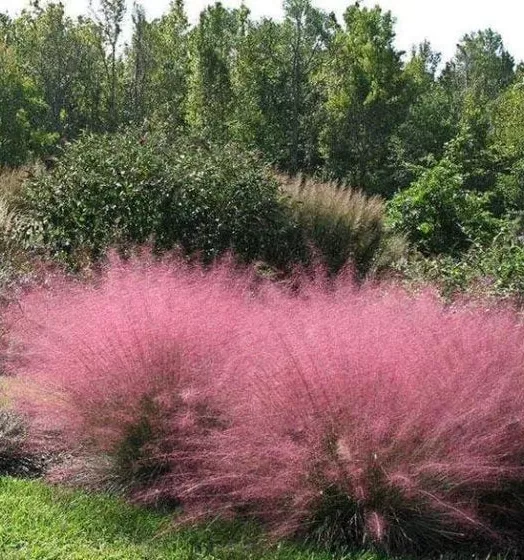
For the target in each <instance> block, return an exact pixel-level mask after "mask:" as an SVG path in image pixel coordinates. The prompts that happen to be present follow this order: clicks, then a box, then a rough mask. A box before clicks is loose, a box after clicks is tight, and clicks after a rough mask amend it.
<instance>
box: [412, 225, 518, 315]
mask: <svg viewBox="0 0 524 560" xmlns="http://www.w3.org/2000/svg"><path fill="white" fill-rule="evenodd" d="M523 231H524V229H523V223H522V218H517V219H515V220H508V219H507V220H506V221H503V222H501V227H500V231H499V233H498V234H497V235H496V236H494V238H493V240H492V241H491V243H489V244H486V245H484V246H483V245H480V244H475V245H473V246H472V247H471V248H470V249H469V250H468V251H467V252H465V253H463V254H462V255H460V257H453V256H450V255H438V256H435V257H424V256H423V255H421V254H413V255H412V257H411V258H410V259H408V260H407V261H405V262H404V264H403V266H402V267H401V271H402V273H403V275H404V277H405V278H406V279H407V281H408V282H415V283H419V282H420V283H426V282H428V281H430V282H432V283H434V284H436V285H438V286H439V287H440V290H441V292H442V293H443V294H444V295H445V296H446V297H455V296H457V295H460V294H466V293H467V294H468V295H469V296H472V297H484V298H486V297H488V298H497V299H500V298H503V299H511V300H512V301H513V302H515V303H517V304H519V305H522V303H524V237H523V235H522V234H523Z"/></svg>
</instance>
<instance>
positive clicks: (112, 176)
mask: <svg viewBox="0 0 524 560" xmlns="http://www.w3.org/2000/svg"><path fill="white" fill-rule="evenodd" d="M27 198H28V202H29V206H30V211H31V213H32V215H33V217H34V218H35V222H36V223H37V224H38V227H37V229H36V231H35V232H34V233H36V235H35V236H34V238H35V240H36V242H37V244H39V245H41V246H43V247H45V248H46V249H47V250H50V251H51V252H52V253H53V254H55V255H61V256H66V257H68V258H70V257H71V256H75V255H77V254H78V253H79V252H87V253H88V254H89V255H90V256H95V257H96V256H99V255H100V254H101V253H103V252H104V250H105V249H106V248H107V247H108V246H109V245H113V244H119V243H133V244H134V243H144V242H147V241H153V242H154V243H155V245H156V246H157V247H158V248H161V249H169V248H172V247H173V246H175V245H178V246H181V247H182V248H183V249H184V250H185V251H186V252H188V253H193V252H198V253H200V254H201V256H203V257H204V259H208V260H209V259H213V258H214V257H216V256H217V255H219V254H221V253H223V252H225V251H228V250H233V251H234V252H235V253H236V254H237V256H238V257H240V258H243V259H246V260H254V259H263V260H265V261H267V262H270V263H274V264H281V262H280V261H281V260H282V256H283V255H285V257H286V259H289V258H290V256H291V257H293V255H294V254H295V252H296V249H297V247H298V248H299V251H300V242H299V241H297V240H298V239H299V237H298V236H297V230H296V228H295V226H294V225H293V223H292V221H291V220H290V217H289V215H288V213H287V212H286V209H285V207H284V206H283V205H281V204H280V201H279V195H278V187H277V184H276V182H275V180H274V179H272V178H270V176H269V174H268V172H267V169H266V168H265V166H264V165H263V164H261V162H260V161H259V160H258V158H257V157H256V155H254V154H253V153H249V152H246V151H241V150H239V149H238V148H237V147H235V146H234V145H226V146H220V147H219V146H216V145H211V144H208V143H207V142H204V141H202V140H198V139H190V138H178V139H177V140H175V141H168V140H167V139H166V138H165V137H163V136H162V135H161V134H150V135H149V136H147V137H143V136H142V137H141V135H140V134H138V133H137V132H126V133H121V134H116V135H102V136H97V135H85V136H84V137H83V138H81V139H80V140H79V141H78V142H76V143H73V144H70V145H68V146H67V147H66V148H65V150H64V152H63V154H62V157H61V158H60V161H59V163H58V165H57V167H56V169H54V170H53V171H52V172H51V173H50V174H41V175H39V176H38V178H37V179H36V180H35V181H33V182H32V183H31V184H30V185H29V187H28V192H27Z"/></svg>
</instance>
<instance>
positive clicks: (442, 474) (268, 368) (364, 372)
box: [185, 284, 524, 548]
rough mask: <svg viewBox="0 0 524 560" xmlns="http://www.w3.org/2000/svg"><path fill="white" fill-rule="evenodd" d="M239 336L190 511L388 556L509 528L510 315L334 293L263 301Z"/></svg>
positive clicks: (519, 469)
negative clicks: (257, 522)
mask: <svg viewBox="0 0 524 560" xmlns="http://www.w3.org/2000/svg"><path fill="white" fill-rule="evenodd" d="M245 329H246V336H245V337H243V338H242V339H241V340H240V341H239V344H238V345H237V347H236V348H235V360H234V363H231V364H230V366H229V367H230V368H231V371H230V375H231V376H232V378H234V379H235V382H234V383H233V382H231V383H229V384H227V387H228V388H229V390H230V395H229V399H230V402H231V403H232V404H231V409H230V414H231V417H232V421H231V423H230V426H229V427H228V428H227V429H225V430H223V431H219V432H216V433H214V434H213V438H215V446H216V449H215V450H214V452H213V453H212V454H211V455H210V456H209V457H208V462H207V467H208V474H207V476H206V477H204V478H203V479H201V481H200V486H199V485H198V484H197V485H194V486H193V487H192V488H191V489H189V491H188V493H187V496H186V497H185V500H186V503H190V502H191V498H193V500H194V504H193V505H194V508H195V510H198V507H199V506H200V507H201V508H210V510H211V511H213V512H216V511H224V512H241V513H243V514H246V513H248V514H250V515H254V516H256V517H259V518H262V519H264V520H265V521H267V522H268V523H269V524H270V526H271V527H272V528H273V529H274V530H275V531H276V532H277V533H278V534H282V533H284V534H286V533H287V534H294V533H307V532H309V533H310V534H311V533H313V534H315V535H317V537H318V538H319V539H321V540H324V541H328V542H337V541H338V542H340V541H343V542H346V543H347V542H352V543H356V544H362V543H365V542H375V543H378V544H381V545H382V546H387V547H390V548H401V547H406V546H411V547H422V546H424V545H426V546H437V547H439V546H443V544H444V543H446V542H454V541H466V540H470V539H479V538H488V539H490V540H493V539H498V540H501V539H504V538H506V537H508V536H509V533H510V532H511V531H510V530H511V529H512V528H516V527H518V524H519V523H523V522H524V509H523V507H522V506H523V504H522V503H521V502H522V499H523V497H524V496H523V495H522V493H521V494H520V496H519V497H518V498H515V499H513V500H512V503H505V501H506V500H507V498H508V496H510V495H511V492H512V491H513V490H515V489H517V490H518V487H519V485H520V486H521V487H522V482H523V481H524V468H523V458H524V454H523V451H524V447H523V442H524V439H523V438H524V388H523V373H524V372H523V365H524V338H523V335H524V329H523V327H522V325H521V324H520V322H519V320H518V318H517V317H516V315H515V314H514V313H512V312H511V311H504V310H499V311H496V310H491V311H490V310H485V309H482V308H481V307H477V308H474V307H471V306H470V307H457V308H444V307H443V305H442V304H441V303H440V302H439V301H438V300H437V299H436V298H434V297H432V296H431V295H429V294H421V295H419V296H417V297H410V296H409V295H407V294H406V293H404V292H402V291H400V290H399V289H396V288H395V287H392V286H389V287H388V286H383V287H378V288H377V287H371V286H368V287H364V288H362V289H361V290H356V289H355V288H354V287H353V286H352V285H347V284H342V285H340V286H339V287H338V288H336V289H335V290H332V291H331V292H328V291H326V290H325V289H318V288H315V287H314V286H313V287H312V288H311V289H310V290H309V291H308V293H307V294H302V297H300V296H299V297H297V296H294V297H291V296H290V295H289V294H286V293H279V292H273V293H271V294H270V295H269V296H268V297H266V298H265V299H264V300H262V301H261V302H260V303H259V306H258V308H257V309H256V310H254V311H252V312H251V313H250V315H249V318H248V321H247V323H246V325H245ZM520 492H522V490H520ZM521 534H522V533H521ZM511 536H512V537H516V536H519V535H517V534H515V532H513V533H512V534H511Z"/></svg>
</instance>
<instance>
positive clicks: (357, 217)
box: [279, 176, 405, 276]
mask: <svg viewBox="0 0 524 560" xmlns="http://www.w3.org/2000/svg"><path fill="white" fill-rule="evenodd" d="M279 179H280V183H281V190H282V192H283V193H284V194H285V195H286V196H287V197H288V198H289V202H290V205H291V208H292V210H293V215H294V218H295V221H296V222H297V224H298V225H299V227H300V228H301V230H302V231H303V233H304V236H305V239H306V241H308V242H309V243H312V244H313V246H314V247H315V248H316V250H318V252H319V256H320V257H321V258H323V259H324V260H325V262H326V265H327V267H328V269H329V270H330V271H332V272H335V273H336V272H339V271H340V270H341V269H342V268H343V267H344V266H346V265H348V264H352V265H353V266H354V267H355V270H356V272H357V273H358V274H359V275H360V276H365V275H366V274H368V273H370V272H376V271H379V270H380V269H382V268H386V267H388V266H390V265H391V264H392V263H394V262H396V261H397V260H398V259H399V258H400V256H401V255H402V254H403V252H404V248H405V247H404V243H403V239H402V238H400V237H399V236H394V235H390V234H389V232H388V231H387V229H386V227H385V207H384V203H383V201H382V200H381V199H380V198H379V197H377V196H374V197H368V196H366V195H364V194H363V193H361V192H360V191H355V190H353V189H350V188H342V187H339V186H337V185H336V184H334V183H317V182H315V181H313V180H311V179H306V178H301V177H296V178H294V179H293V178H290V177H285V176H282V177H280V178H279Z"/></svg>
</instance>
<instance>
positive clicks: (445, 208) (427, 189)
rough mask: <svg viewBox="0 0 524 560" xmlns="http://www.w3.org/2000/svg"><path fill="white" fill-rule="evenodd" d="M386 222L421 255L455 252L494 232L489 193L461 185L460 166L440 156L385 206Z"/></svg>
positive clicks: (484, 238) (484, 239)
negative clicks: (420, 252) (467, 188)
mask: <svg viewBox="0 0 524 560" xmlns="http://www.w3.org/2000/svg"><path fill="white" fill-rule="evenodd" d="M388 214H389V225H390V226H391V227H392V228H393V230H394V231H397V232H399V233H404V234H406V235H407V236H408V239H409V240H410V241H412V242H413V243H414V244H416V246H417V247H418V248H419V249H420V251H422V252H423V253H424V254H439V253H442V254H452V255H453V254H458V253H460V252H462V251H464V250H466V249H467V248H468V247H470V246H471V244H472V243H473V241H475V240H479V241H487V240H489V239H490V238H491V237H493V235H494V234H495V232H496V231H497V227H498V221H497V219H496V218H495V217H494V216H493V215H492V214H491V213H490V196H489V194H479V193H477V192H475V191H468V190H466V189H465V188H464V178H463V176H462V175H461V171H460V167H458V166H457V165H455V164H453V163H451V162H450V161H448V160H446V159H444V160H442V161H441V162H440V163H439V164H438V165H436V166H435V167H433V168H431V169H429V170H427V171H426V172H425V173H424V174H423V175H422V176H421V177H420V179H418V180H417V181H415V183H413V185H411V186H410V187H409V188H408V189H406V190H404V191H401V192H400V193H398V194H397V195H396V196H395V197H394V198H393V199H392V201H391V202H390V204H389V208H388Z"/></svg>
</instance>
